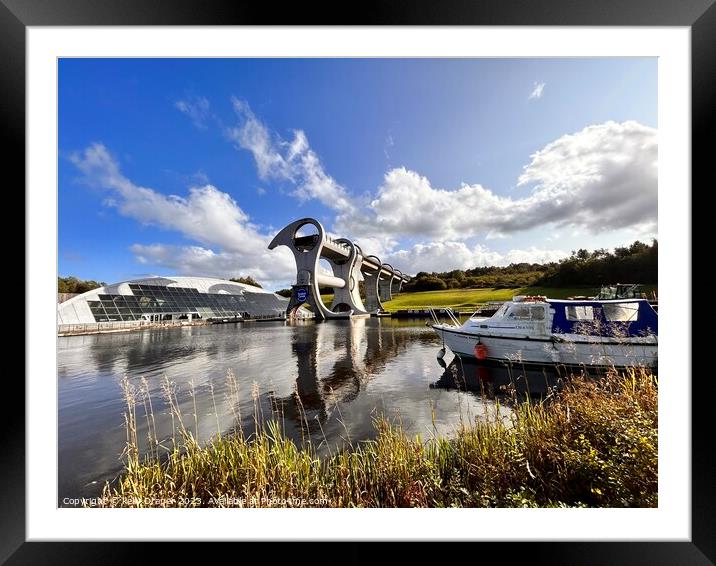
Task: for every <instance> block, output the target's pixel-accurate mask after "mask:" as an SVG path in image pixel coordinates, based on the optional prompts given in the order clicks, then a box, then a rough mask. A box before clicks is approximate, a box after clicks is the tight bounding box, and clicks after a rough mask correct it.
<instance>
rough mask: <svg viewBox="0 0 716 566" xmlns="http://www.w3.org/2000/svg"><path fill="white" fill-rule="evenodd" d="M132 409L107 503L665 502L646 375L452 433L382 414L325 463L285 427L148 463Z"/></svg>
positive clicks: (573, 392) (574, 384) (584, 388)
mask: <svg viewBox="0 0 716 566" xmlns="http://www.w3.org/2000/svg"><path fill="white" fill-rule="evenodd" d="M130 397H131V396H130ZM170 406H172V407H175V405H173V404H171V403H170ZM498 408H499V407H498ZM134 413H135V410H134V407H133V404H132V403H131V402H130V403H129V404H128V417H127V426H128V446H127V453H126V454H127V462H126V469H125V471H124V474H123V475H122V476H121V477H120V479H119V480H118V481H117V482H115V483H113V484H111V485H110V484H108V485H107V486H106V487H105V489H104V495H103V498H102V503H103V504H104V505H106V506H169V507H175V506H235V505H244V506H322V507H353V506H357V507H451V506H457V507H562V506H568V507H573V506H579V507H582V506H588V507H655V506H657V487H658V482H657V381H656V377H655V376H654V375H652V374H651V373H649V372H648V371H645V370H642V369H629V370H625V371H623V372H619V373H617V372H610V373H608V374H607V375H606V377H604V378H602V379H600V380H599V381H596V380H590V379H586V378H583V377H575V378H572V379H570V380H568V382H567V384H566V385H565V387H563V388H562V389H561V390H559V391H554V392H553V393H552V394H551V396H550V397H549V398H548V399H547V400H545V401H541V402H536V401H533V402H517V400H515V399H513V400H512V403H511V411H509V415H510V416H509V418H502V417H505V416H506V414H507V413H508V412H506V411H504V408H503V412H502V415H500V414H499V411H498V415H497V417H493V418H490V419H487V420H482V421H476V422H474V423H470V424H466V425H464V426H462V427H461V428H459V429H458V430H457V432H456V434H455V435H454V436H452V437H450V438H445V437H437V438H429V439H422V438H420V437H412V438H411V437H408V436H407V435H406V434H405V433H404V432H403V431H402V430H401V429H400V427H399V426H396V425H394V424H390V423H388V422H387V421H386V420H384V419H377V420H376V421H375V426H376V428H377V437H376V439H375V440H371V441H365V442H361V443H358V444H357V445H355V446H351V448H350V449H347V450H344V451H341V452H339V453H337V454H336V453H334V454H333V455H332V456H330V457H327V458H323V459H321V458H319V457H318V456H317V455H316V450H315V448H314V446H313V445H312V444H311V442H310V441H307V442H306V443H305V445H303V446H298V445H297V444H296V443H294V442H292V441H291V440H288V439H286V438H285V437H284V436H283V435H282V433H281V426H280V424H279V422H272V423H270V424H268V425H266V426H263V427H260V428H259V432H258V433H256V434H251V435H248V436H246V435H244V434H243V433H242V432H238V433H237V434H235V435H232V436H227V437H223V438H217V439H215V440H214V441H213V442H210V443H209V444H208V445H206V446H203V447H202V446H199V445H198V444H197V443H196V442H195V441H194V439H193V437H192V436H191V435H190V434H188V433H187V432H186V431H185V430H184V432H183V435H182V441H181V442H180V443H179V444H178V445H177V446H175V447H174V448H173V450H171V451H170V452H169V454H168V456H167V457H163V458H159V457H157V456H156V455H155V456H154V457H153V458H149V459H140V457H139V456H138V452H137V448H136V446H137V445H136V422H135V419H136V417H134V416H133V415H134ZM176 417H177V419H178V422H181V418H180V417H181V416H180V415H178V414H177V415H176Z"/></svg>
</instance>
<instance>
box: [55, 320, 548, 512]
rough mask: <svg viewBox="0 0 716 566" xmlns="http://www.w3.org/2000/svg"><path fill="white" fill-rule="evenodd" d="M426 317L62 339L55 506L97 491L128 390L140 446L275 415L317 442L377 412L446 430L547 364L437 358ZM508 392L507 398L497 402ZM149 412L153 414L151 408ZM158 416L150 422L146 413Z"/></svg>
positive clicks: (323, 447)
mask: <svg viewBox="0 0 716 566" xmlns="http://www.w3.org/2000/svg"><path fill="white" fill-rule="evenodd" d="M441 346H442V344H441V342H440V339H439V338H438V337H437V335H436V334H435V333H434V332H433V331H432V330H431V329H430V328H429V327H427V326H426V325H425V321H422V320H393V319H390V318H356V319H353V320H339V321H330V322H324V323H316V322H313V321H298V322H294V323H286V322H255V323H239V324H222V325H212V326H193V327H183V328H167V329H160V328H155V329H149V330H144V331H139V332H127V333H117V334H101V335H91V336H72V337H60V338H58V360H57V362H58V380H59V383H58V391H59V398H58V403H59V406H58V409H59V429H58V435H59V437H58V443H59V446H58V476H59V477H58V504H59V505H60V506H62V505H63V503H62V502H63V500H66V498H70V499H72V498H79V497H93V496H96V495H98V494H99V493H100V492H101V490H102V486H103V485H104V483H105V482H106V481H111V480H113V479H114V478H116V477H117V475H118V474H119V472H120V471H121V469H122V452H123V449H124V447H125V443H126V431H125V418H124V414H125V413H126V411H127V405H126V402H125V397H124V393H123V384H125V385H126V384H128V386H129V388H130V389H131V390H133V391H134V395H135V400H136V416H137V426H138V439H139V443H140V450H142V451H146V450H147V449H148V446H149V443H148V442H147V437H148V431H149V430H152V433H154V432H153V431H154V430H156V438H158V439H159V441H160V442H161V443H162V444H163V445H165V446H170V445H171V438H172V437H173V436H174V435H175V434H176V431H177V428H178V423H177V421H176V419H173V418H172V414H171V411H170V410H169V403H168V402H167V399H168V393H167V392H168V391H171V392H172V393H171V395H172V396H173V397H174V398H175V399H176V401H177V405H178V409H179V411H180V412H181V415H182V421H183V423H184V425H185V427H186V429H188V430H189V431H191V433H192V434H193V435H194V436H195V437H198V438H199V439H200V440H201V441H206V440H207V439H210V438H212V437H213V436H215V435H217V434H229V433H232V432H233V431H236V430H243V431H244V432H245V433H250V432H251V431H253V430H254V426H255V424H256V422H265V421H266V420H269V419H276V420H278V421H279V422H280V423H281V426H282V428H283V430H285V434H286V435H287V436H288V437H290V438H293V439H294V440H296V441H297V442H299V443H300V442H301V441H302V439H306V438H310V440H311V442H312V443H313V444H314V445H319V452H323V453H326V452H327V451H330V450H333V449H335V448H336V447H337V446H341V445H346V444H347V443H353V444H355V443H356V442H358V441H361V440H365V439H369V438H372V437H373V436H374V434H375V429H374V426H373V422H374V419H375V418H377V417H378V416H385V417H387V418H388V419H390V420H391V421H393V422H395V423H397V424H400V426H402V427H403V429H404V430H405V431H406V432H407V433H408V434H410V435H417V434H420V435H421V436H422V437H423V438H429V437H430V436H432V435H442V434H452V433H454V432H455V430H457V428H459V427H460V425H461V423H465V422H472V421H474V420H475V419H481V418H488V417H490V416H492V415H494V412H495V406H496V400H500V404H501V405H502V406H503V408H501V409H500V411H501V413H500V414H504V415H506V414H508V411H509V409H508V408H507V407H508V405H509V403H505V402H506V401H509V398H510V396H511V389H512V388H513V387H514V388H515V389H516V390H517V392H518V394H521V395H526V394H528V393H529V394H532V395H541V394H544V393H545V391H546V390H547V388H548V387H549V386H550V385H552V384H554V382H555V379H556V377H557V376H556V375H555V374H553V373H552V372H550V371H547V370H545V369H542V370H526V369H525V368H522V367H509V368H504V367H484V366H478V365H476V364H474V363H473V364H470V363H467V362H463V361H461V360H460V359H457V358H454V357H453V356H452V354H451V353H450V352H449V351H448V353H447V354H446V356H445V358H444V359H443V360H438V359H437V358H436V356H437V354H438V352H439V350H440V348H441ZM502 398H504V401H503V399H502ZM148 414H149V415H150V418H148V417H147V415H148ZM151 417H153V419H152V418H151Z"/></svg>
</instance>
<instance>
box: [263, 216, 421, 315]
mask: <svg viewBox="0 0 716 566" xmlns="http://www.w3.org/2000/svg"><path fill="white" fill-rule="evenodd" d="M310 226H313V228H315V230H316V232H315V233H313V234H308V235H301V234H300V232H301V231H302V230H303V229H304V228H306V227H310ZM278 246H287V247H288V248H289V249H290V250H291V251H292V252H293V257H294V258H295V260H296V283H295V284H294V285H293V288H292V292H291V299H290V301H289V303H288V308H287V310H286V313H287V315H288V316H293V314H295V312H296V310H298V308H299V307H300V306H301V305H302V304H304V303H308V304H309V305H311V307H312V308H313V312H314V313H315V315H316V317H317V318H320V319H327V318H345V317H347V316H352V315H360V314H377V313H379V312H380V311H382V310H383V304H382V301H389V300H390V299H391V298H392V296H393V292H394V291H396V290H397V291H399V290H400V288H401V286H402V284H403V283H404V282H406V281H408V280H409V277H407V276H406V275H403V273H402V272H400V271H399V270H397V269H394V268H393V267H392V266H391V265H389V264H387V263H382V262H381V261H380V259H378V258H377V257H376V256H374V255H364V254H363V250H361V248H360V246H358V245H356V244H354V243H353V242H351V241H350V240H348V239H347V238H339V239H336V240H334V239H332V238H330V237H328V236H327V235H326V232H325V230H324V229H323V226H322V225H321V223H320V222H319V221H318V220H316V219H314V218H301V219H300V220H296V221H295V222H292V223H291V224H289V225H288V226H286V227H285V228H283V229H282V230H281V231H280V232H279V233H278V234H276V236H275V237H274V239H273V240H271V243H270V244H269V249H270V250H272V249H274V248H276V247H278ZM321 260H325V261H327V262H328V264H329V265H330V267H331V270H332V272H333V274H332V275H329V274H328V273H325V272H324V271H323V270H321V268H320V262H321ZM361 280H363V281H364V282H365V295H366V297H365V303H363V299H362V298H361V296H360V292H359V286H358V283H359V282H360V281H361ZM320 287H331V288H333V302H332V303H331V306H330V307H328V306H326V305H325V304H324V302H323V300H322V299H321V293H320V290H319V288H320Z"/></svg>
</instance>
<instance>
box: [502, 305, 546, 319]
mask: <svg viewBox="0 0 716 566" xmlns="http://www.w3.org/2000/svg"><path fill="white" fill-rule="evenodd" d="M505 318H508V319H514V320H544V307H538V306H529V305H512V306H511V307H510V308H509V310H508V311H507V314H506V315H505Z"/></svg>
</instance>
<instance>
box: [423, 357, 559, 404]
mask: <svg viewBox="0 0 716 566" xmlns="http://www.w3.org/2000/svg"><path fill="white" fill-rule="evenodd" d="M440 361H442V360H440ZM441 365H442V366H443V367H444V371H443V374H442V375H441V376H440V379H438V380H437V381H436V382H435V383H431V384H430V387H434V388H442V389H448V390H450V389H454V390H458V391H471V392H473V393H478V394H480V395H482V396H484V397H486V398H487V399H494V398H495V397H496V396H505V395H506V396H510V397H512V396H514V397H516V398H518V399H524V398H526V397H531V398H536V397H543V396H545V395H546V394H547V393H548V392H549V389H550V388H552V387H554V386H556V385H558V383H559V381H560V379H561V378H563V377H565V376H566V375H567V374H568V372H567V370H566V368H564V367H562V366H540V367H536V366H523V365H520V364H508V363H506V364H489V365H488V364H484V363H479V362H477V361H476V360H470V359H463V358H458V357H457V356H455V357H454V358H453V359H452V361H451V362H450V364H449V365H448V364H446V363H445V362H444V361H442V364H441Z"/></svg>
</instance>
